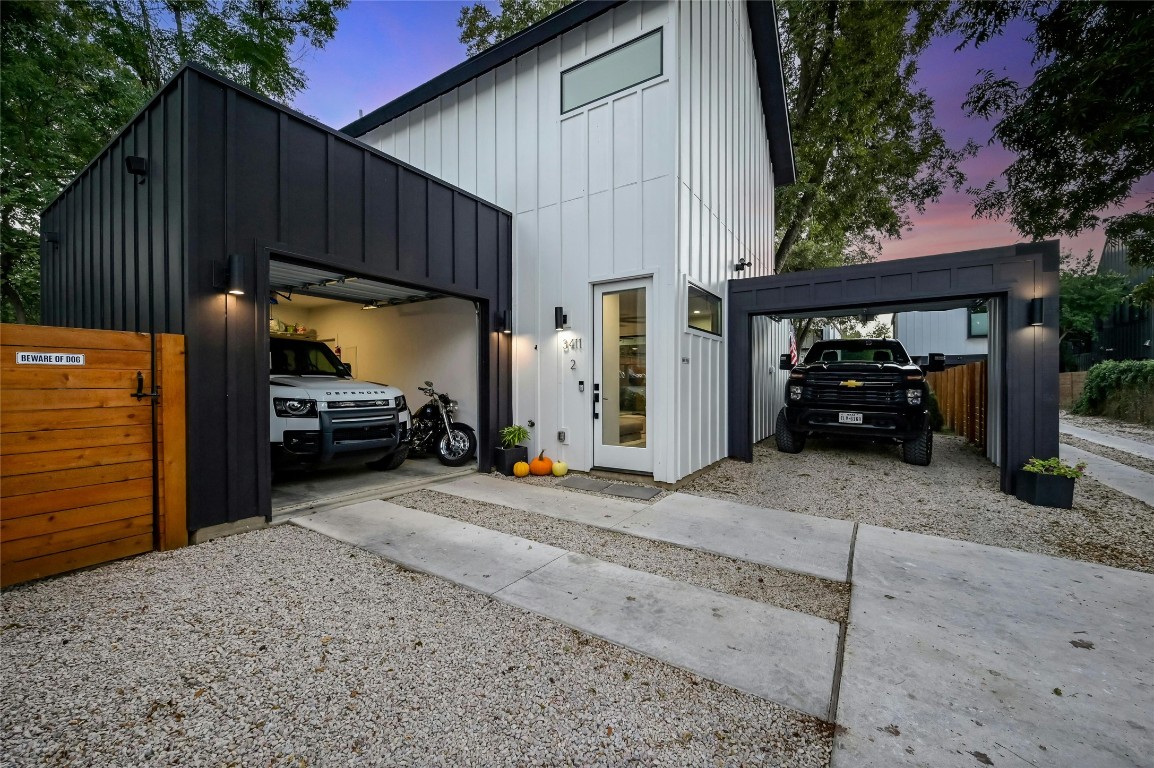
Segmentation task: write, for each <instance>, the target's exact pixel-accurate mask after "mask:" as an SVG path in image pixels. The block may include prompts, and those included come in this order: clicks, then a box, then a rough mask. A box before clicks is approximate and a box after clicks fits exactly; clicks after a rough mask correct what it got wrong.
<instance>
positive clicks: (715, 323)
mask: <svg viewBox="0 0 1154 768" xmlns="http://www.w3.org/2000/svg"><path fill="white" fill-rule="evenodd" d="M689 327H690V328H695V329H697V330H699V331H705V332H706V333H712V334H714V335H715V336H720V335H721V299H720V298H718V297H717V296H714V295H713V294H712V293H709V292H708V291H703V290H701V289H700V288H698V287H697V286H696V285H691V286H689Z"/></svg>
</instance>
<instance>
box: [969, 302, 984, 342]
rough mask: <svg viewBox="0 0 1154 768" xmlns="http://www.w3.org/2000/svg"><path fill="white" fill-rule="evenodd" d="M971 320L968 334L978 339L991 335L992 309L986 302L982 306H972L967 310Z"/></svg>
mask: <svg viewBox="0 0 1154 768" xmlns="http://www.w3.org/2000/svg"><path fill="white" fill-rule="evenodd" d="M966 318H967V320H968V322H969V327H968V328H967V335H968V336H969V338H971V339H976V338H980V337H984V336H989V335H990V309H989V307H987V306H986V305H985V304H983V305H982V306H980V307H970V308H969V309H968V310H967V312H966Z"/></svg>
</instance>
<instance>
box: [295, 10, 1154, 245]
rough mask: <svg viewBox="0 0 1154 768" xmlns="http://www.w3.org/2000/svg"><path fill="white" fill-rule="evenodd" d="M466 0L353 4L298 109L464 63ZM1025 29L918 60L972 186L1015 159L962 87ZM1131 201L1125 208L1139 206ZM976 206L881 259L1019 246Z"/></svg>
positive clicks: (319, 109) (340, 110)
mask: <svg viewBox="0 0 1154 768" xmlns="http://www.w3.org/2000/svg"><path fill="white" fill-rule="evenodd" d="M461 6H462V3H461V2H460V0H440V1H433V2H415V1H410V0H353V2H352V3H351V4H350V6H349V7H348V8H347V9H346V10H344V11H342V12H340V14H339V18H340V26H339V28H338V30H337V34H336V37H335V38H334V39H333V40H332V41H331V42H330V43H329V44H328V46H327V47H326V48H325V49H324V50H322V51H310V52H309V53H307V54H306V55H305V58H304V59H303V61H302V62H301V63H302V65H303V67H304V69H305V72H306V73H307V75H308V80H309V83H308V88H307V89H306V90H305V91H304V92H303V93H301V94H300V95H298V96H297V98H296V102H295V106H296V108H297V109H299V110H300V111H302V112H304V113H306V114H308V115H311V116H313V117H315V118H317V119H318V120H320V121H321V122H323V123H326V124H328V125H332V126H334V127H337V128H340V127H342V126H344V125H347V124H348V123H350V122H352V121H353V120H355V119H356V118H357V116H358V110H364V112H365V113H368V112H370V111H372V110H374V109H376V108H377V107H380V106H382V105H383V104H386V103H387V102H389V101H391V100H392V99H394V98H396V97H397V96H400V95H402V94H404V93H407V92H408V91H410V90H412V89H413V88H415V87H417V86H419V85H421V84H422V83H425V82H426V81H428V80H430V79H432V78H433V77H435V76H436V75H439V74H440V73H442V72H444V71H445V70H447V69H449V68H451V67H453V66H454V65H456V64H459V63H460V62H462V61H464V60H465V58H466V56H465V47H464V46H463V45H462V44H461V43H460V42H458V39H457V38H458V35H459V34H460V31H459V30H458V28H457V15H458V13H459V11H460V8H461ZM1028 32H1029V27H1028V26H1027V25H1024V24H1020V23H1019V24H1017V25H1015V26H1011V27H1010V29H1009V30H1008V31H1007V34H1006V35H1004V36H1003V37H1002V38H1000V39H997V40H994V41H992V42H990V43H988V44H987V45H985V46H983V47H982V48H981V49H980V50H978V51H975V50H974V49H973V48H972V47H970V48H967V49H965V50H963V51H960V52H958V51H955V50H954V49H955V48H956V46H957V44H958V41H957V40H950V39H942V40H939V41H937V42H936V43H935V44H934V45H933V46H931V48H930V49H929V50H928V51H926V53H925V54H924V55H923V57H922V59H921V60H920V62H919V69H920V71H919V75H918V81H919V83H920V84H921V85H922V87H924V88H925V89H926V91H927V92H928V93H929V94H930V95H931V96H932V97H933V98H934V101H935V102H936V111H937V118H938V124H939V125H940V126H941V127H942V128H943V130H944V131H945V133H946V137H947V140H948V141H949V143H950V144H951V146H954V147H961V146H962V145H964V144H965V142H966V140H967V139H973V140H975V141H976V142H977V143H978V144H980V145H981V146H982V149H981V151H980V152H979V153H978V155H977V157H975V158H972V159H971V160H969V161H967V162H966V164H965V165H964V166H963V167H964V170H965V171H966V174H967V176H968V179H969V183H970V184H971V185H973V186H982V185H984V184H985V183H986V182H987V181H989V180H990V179H993V178H995V177H997V176H998V175H999V174H1000V173H1001V172H1002V170H1003V169H1004V168H1005V167H1006V166H1007V165H1008V164H1009V162H1010V160H1011V159H1012V158H1011V156H1010V154H1009V153H1007V152H1006V151H1005V150H1003V149H1001V148H1000V147H997V146H987V142H988V140H989V137H990V133H991V126H990V124H988V123H987V122H986V121H984V120H978V119H971V118H968V117H966V115H965V114H964V113H963V111H962V102H963V101H964V100H965V95H966V90H967V89H968V88H969V87H970V85H972V84H973V83H974V82H976V81H977V72H978V70H979V69H982V68H990V69H994V70H995V71H997V72H999V73H1000V72H1002V71H1003V70H1004V71H1005V72H1006V73H1007V74H1009V75H1011V76H1013V77H1016V78H1018V79H1019V80H1028V79H1029V77H1028V74H1029V73H1030V72H1031V71H1032V66H1031V63H1030V56H1031V53H1032V46H1030V45H1029V44H1028V43H1026V42H1025V41H1024V40H1023V38H1024V36H1025V35H1026V34H1028ZM1150 184H1151V180H1150V179H1145V180H1144V183H1143V184H1141V185H1140V188H1139V190H1138V191H1139V192H1140V193H1142V194H1141V195H1140V197H1142V198H1145V197H1147V196H1148V195H1149V192H1150V190H1149V186H1150ZM1139 207H1141V206H1140V200H1138V199H1132V200H1131V201H1130V203H1129V204H1128V205H1127V206H1125V208H1124V210H1127V211H1129V210H1137V209H1138V208H1139ZM972 215H973V204H972V202H971V200H970V198H969V196H967V195H966V194H965V193H964V192H962V193H950V194H948V195H947V196H945V197H944V198H943V199H942V200H941V201H940V202H938V203H931V204H930V205H929V206H928V207H927V209H926V213H925V214H924V215H918V214H917V213H916V212H914V217H913V228H912V229H911V230H910V231H908V232H906V233H905V234H903V236H902V238H901V239H900V240H890V241H886V242H885V243H884V245H883V258H886V259H894V258H906V257H910V256H924V255H929V254H934V253H947V252H951V251H963V250H969V249H973V248H982V247H987V246H994V245H1005V244H1008V243H1013V242H1018V241H1020V240H1022V239H1023V238H1021V237H1020V236H1019V235H1018V234H1017V232H1015V231H1014V229H1013V227H1011V226H1010V225H1009V224H1008V223H1005V222H1000V221H988V220H984V219H973V218H972ZM1103 240H1104V238H1103V236H1102V234H1101V232H1100V231H1099V232H1091V233H1085V234H1083V235H1081V236H1079V237H1077V238H1073V239H1063V242H1062V246H1063V249H1067V248H1068V249H1070V250H1072V251H1073V252H1074V253H1077V254H1082V253H1085V252H1086V250H1088V249H1093V250H1094V252H1095V253H1101V250H1102V245H1103Z"/></svg>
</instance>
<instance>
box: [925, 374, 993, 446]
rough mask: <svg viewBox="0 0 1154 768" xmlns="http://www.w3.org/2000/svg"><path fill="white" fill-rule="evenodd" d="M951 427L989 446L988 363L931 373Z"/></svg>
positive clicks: (947, 423)
mask: <svg viewBox="0 0 1154 768" xmlns="http://www.w3.org/2000/svg"><path fill="white" fill-rule="evenodd" d="M927 379H928V381H929V384H930V388H931V389H933V390H934V394H935V395H936V396H937V398H938V408H939V409H941V412H942V418H943V419H944V420H945V425H946V427H947V428H949V429H952V430H954V432H956V433H958V434H959V435H961V436H962V437H964V438H966V440H968V441H969V442H971V443H976V444H977V445H978V446H979V447H980V448H982V449H983V450H984V449H985V447H986V402H987V394H988V389H989V385H988V382H989V379H988V378H987V376H986V363H985V362H980V363H969V364H968V365H959V366H955V367H954V368H950V369H948V370H945V371H937V372H934V373H930V374H928V375H927Z"/></svg>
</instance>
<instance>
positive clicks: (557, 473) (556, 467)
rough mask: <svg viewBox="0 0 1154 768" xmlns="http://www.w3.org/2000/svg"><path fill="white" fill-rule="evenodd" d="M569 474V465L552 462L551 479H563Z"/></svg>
mask: <svg viewBox="0 0 1154 768" xmlns="http://www.w3.org/2000/svg"><path fill="white" fill-rule="evenodd" d="M567 474H569V465H568V464H566V463H565V462H563V461H555V462H553V477H564V476H565V475H567Z"/></svg>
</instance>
